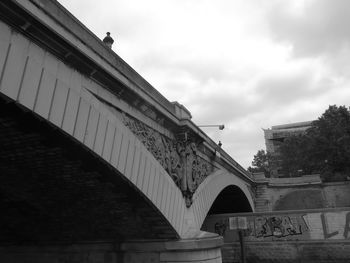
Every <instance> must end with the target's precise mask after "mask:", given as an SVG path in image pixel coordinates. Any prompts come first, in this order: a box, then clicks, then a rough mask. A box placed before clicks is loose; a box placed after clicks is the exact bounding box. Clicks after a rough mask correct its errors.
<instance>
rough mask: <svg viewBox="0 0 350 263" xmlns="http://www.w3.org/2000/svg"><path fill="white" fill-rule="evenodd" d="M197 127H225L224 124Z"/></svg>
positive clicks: (220, 128)
mask: <svg viewBox="0 0 350 263" xmlns="http://www.w3.org/2000/svg"><path fill="white" fill-rule="evenodd" d="M198 127H219V130H223V129H225V125H224V124H210V125H198Z"/></svg>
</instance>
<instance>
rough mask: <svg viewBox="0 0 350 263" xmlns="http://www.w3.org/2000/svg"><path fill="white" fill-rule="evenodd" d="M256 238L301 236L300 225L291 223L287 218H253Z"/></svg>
mask: <svg viewBox="0 0 350 263" xmlns="http://www.w3.org/2000/svg"><path fill="white" fill-rule="evenodd" d="M255 226H256V227H255V236H256V237H258V238H259V237H272V236H273V237H277V238H281V237H287V236H295V235H301V234H302V231H301V225H300V224H298V223H296V222H292V220H291V218H290V217H289V216H270V217H257V218H255Z"/></svg>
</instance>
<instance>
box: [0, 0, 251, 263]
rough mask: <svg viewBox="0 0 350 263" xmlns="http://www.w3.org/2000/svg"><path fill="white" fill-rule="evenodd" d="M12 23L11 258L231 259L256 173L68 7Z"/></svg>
mask: <svg viewBox="0 0 350 263" xmlns="http://www.w3.org/2000/svg"><path fill="white" fill-rule="evenodd" d="M0 19H1V20H0V145H1V147H0V180H1V184H0V196H1V199H0V200H1V201H0V206H1V211H2V216H1V217H0V233H1V235H0V241H1V244H2V246H1V248H0V258H2V259H3V260H1V261H2V262H23V258H26V259H27V261H28V262H31V261H36V262H61V261H62V262H77V261H79V262H141V259H142V260H143V261H142V262H171V261H174V260H175V259H176V260H177V262H192V261H198V260H202V261H205V262H220V261H221V254H220V246H221V243H222V239H221V237H219V236H217V235H216V234H210V233H206V232H203V231H201V226H202V225H203V222H204V221H205V218H206V216H207V215H208V214H214V213H229V212H231V213H232V212H250V211H253V210H254V200H253V199H254V198H253V188H254V186H255V182H254V181H253V179H252V178H251V176H250V174H249V173H247V172H246V171H245V170H244V169H243V168H242V167H241V166H240V165H239V164H238V163H237V162H236V161H234V160H233V159H232V158H231V157H230V156H229V155H227V154H226V153H225V152H224V151H223V150H222V149H221V148H220V147H219V146H218V145H217V144H216V143H214V142H213V141H212V140H211V139H210V138H209V137H208V136H207V135H206V134H205V133H204V132H203V131H202V130H201V129H199V128H198V127H197V126H196V125H195V124H194V123H193V122H192V121H191V114H190V112H189V111H188V110H187V109H186V108H185V107H184V106H183V105H181V104H179V103H177V102H172V103H171V102H169V101H168V100H167V99H166V98H164V97H163V96H162V95H161V94H160V93H159V92H157V90H156V89H154V88H153V87H152V86H151V85H150V84H149V83H148V82H147V81H146V80H144V79H143V78H142V77H141V76H140V75H139V74H138V73H136V72H135V71H134V70H133V69H132V68H131V67H130V66H129V65H128V64H126V63H125V62H124V61H123V60H122V59H121V58H120V57H118V56H117V55H116V54H115V53H114V52H113V51H112V50H111V49H109V48H108V47H106V46H105V45H104V44H103V42H102V41H100V40H99V39H98V38H97V37H96V36H94V35H93V34H92V33H91V32H90V31H89V30H88V29H87V28H86V27H84V25H82V24H81V23H80V22H79V21H78V20H77V19H76V18H74V17H73V16H72V15H71V14H70V13H69V12H68V11H67V10H66V9H64V8H63V7H62V6H61V5H60V4H59V3H58V2H56V1H53V0H45V1H44V0H30V1H19V0H18V1H17V0H12V1H3V2H1V3H0ZM43 255H45V256H43ZM39 258H40V259H39ZM59 260H61V261H59ZM64 260H65V261H64ZM27 261H26V262H27Z"/></svg>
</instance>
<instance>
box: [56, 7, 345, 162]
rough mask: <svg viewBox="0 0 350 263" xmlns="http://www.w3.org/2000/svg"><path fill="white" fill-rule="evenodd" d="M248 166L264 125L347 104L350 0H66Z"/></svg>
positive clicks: (261, 144) (304, 118) (296, 119)
mask: <svg viewBox="0 0 350 263" xmlns="http://www.w3.org/2000/svg"><path fill="white" fill-rule="evenodd" d="M59 2H60V3H61V4H62V5H63V6H65V7H66V8H67V9H68V10H69V11H70V12H71V13H73V15H75V16H76V17H77V18H78V19H79V20H80V21H81V22H82V23H83V24H85V25H86V26H87V27H88V28H89V29H90V30H91V31H92V32H93V33H95V34H96V35H97V36H98V37H100V38H101V39H102V38H103V37H104V36H105V33H106V32H107V31H110V32H111V35H112V37H113V38H114V39H115V44H114V46H113V50H114V51H115V52H116V53H117V54H118V55H119V56H121V57H122V58H123V59H124V60H125V61H126V62H127V63H128V64H130V65H131V66H132V67H133V68H134V69H135V70H136V71H138V72H139V73H140V74H141V75H142V76H143V77H144V78H145V79H146V80H147V81H148V82H150V83H151V84H152V85H153V86H154V87H155V88H156V89H157V90H159V91H160V92H161V93H162V94H163V95H164V96H165V97H166V98H167V99H168V100H170V101H178V102H180V103H181V104H184V105H185V106H186V108H188V109H189V110H190V111H191V113H192V116H193V121H194V122H195V123H196V124H222V123H224V124H225V126H226V128H225V129H224V130H223V131H219V130H216V129H209V128H208V129H205V131H206V132H207V133H208V135H209V136H210V137H211V138H212V139H213V140H214V141H219V140H221V141H222V143H223V146H222V147H223V149H224V150H226V151H227V152H228V153H229V154H230V155H231V156H232V157H233V158H234V159H235V160H236V161H238V162H239V163H240V164H241V165H242V166H243V167H245V168H247V167H248V166H249V165H250V164H251V160H252V158H253V155H254V154H255V153H256V152H257V151H258V150H259V149H262V148H265V144H264V135H263V131H262V129H261V128H269V127H271V126H273V125H278V124H285V123H291V122H299V121H307V120H313V119H316V118H317V117H319V116H320V115H321V114H322V113H323V112H324V110H325V109H326V108H328V105H333V104H337V105H347V106H349V97H350V88H349V83H350V59H349V58H350V15H349V14H350V1H349V0H218V1H213V0H149V1H141V0H109V1H108V0H100V1H95V0H84V1H83V0H59Z"/></svg>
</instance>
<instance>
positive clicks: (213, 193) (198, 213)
mask: <svg viewBox="0 0 350 263" xmlns="http://www.w3.org/2000/svg"><path fill="white" fill-rule="evenodd" d="M224 196H229V197H230V198H232V197H235V196H240V197H241V198H243V201H244V202H246V203H245V206H244V209H246V210H250V211H251V212H253V211H254V201H253V197H252V194H251V192H250V191H249V189H248V186H247V183H246V182H244V181H243V180H241V179H240V178H238V177H237V176H234V175H233V174H232V173H229V172H227V171H224V170H219V171H216V172H214V173H213V174H211V175H210V176H208V177H207V178H206V179H205V180H204V181H203V182H202V184H201V185H200V186H199V187H198V189H197V191H196V193H195V194H194V196H193V200H194V201H193V204H192V206H193V208H192V209H193V211H194V218H195V223H196V225H197V226H198V229H200V228H201V226H202V224H203V222H204V220H205V218H206V216H207V215H208V213H209V212H210V209H211V208H213V210H214V209H218V210H221V209H220V208H219V207H218V206H213V205H215V200H220V199H222V198H223V197H224ZM231 200H232V199H231ZM233 205H234V204H233ZM213 210H212V211H213ZM221 211H222V210H221Z"/></svg>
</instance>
